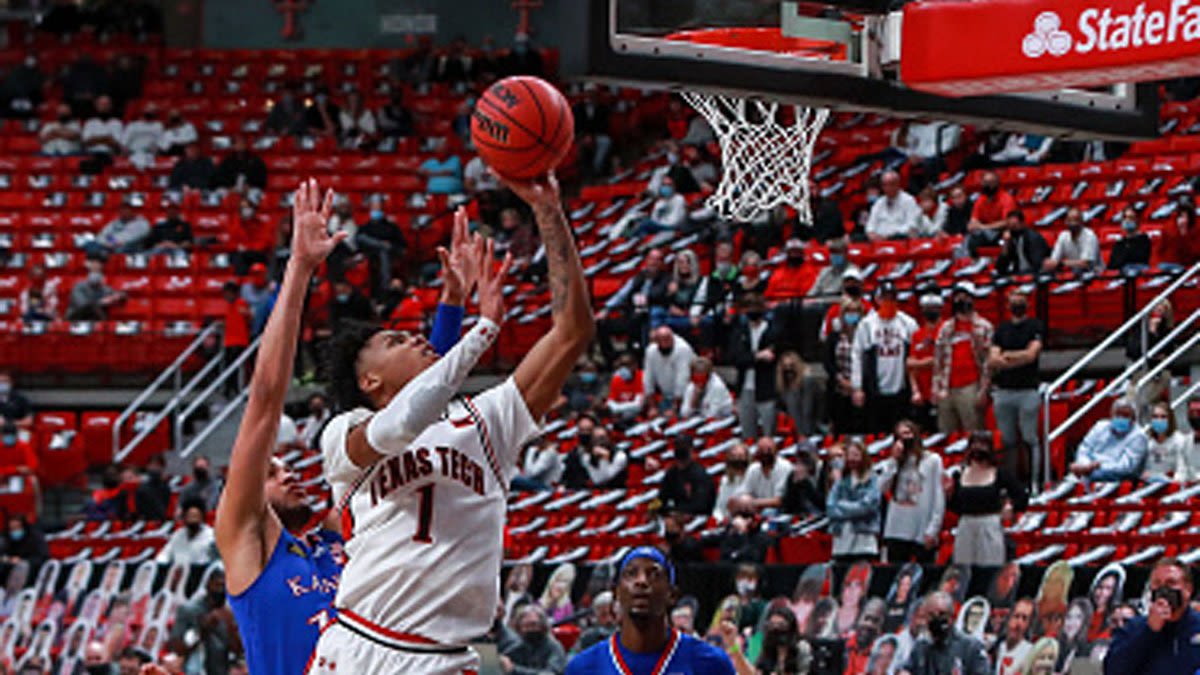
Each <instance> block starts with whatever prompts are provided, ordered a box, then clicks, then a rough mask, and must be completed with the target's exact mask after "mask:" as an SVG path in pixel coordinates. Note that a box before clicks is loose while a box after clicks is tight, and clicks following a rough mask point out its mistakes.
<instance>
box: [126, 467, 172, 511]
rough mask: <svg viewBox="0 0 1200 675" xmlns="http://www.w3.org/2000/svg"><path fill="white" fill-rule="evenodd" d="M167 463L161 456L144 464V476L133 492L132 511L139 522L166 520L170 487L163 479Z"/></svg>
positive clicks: (169, 500) (169, 501)
mask: <svg viewBox="0 0 1200 675" xmlns="http://www.w3.org/2000/svg"><path fill="white" fill-rule="evenodd" d="M166 469H167V463H166V461H164V460H163V456H162V455H154V456H153V457H151V458H150V459H149V460H148V461H147V462H146V474H145V475H144V476H142V480H141V482H140V483H138V486H137V489H136V490H135V491H134V495H133V499H134V509H135V510H136V512H137V517H138V518H139V519H140V520H166V519H167V507H168V505H169V504H170V503H171V485H170V484H169V483H168V482H167V480H166V478H165V477H164V475H165V472H166Z"/></svg>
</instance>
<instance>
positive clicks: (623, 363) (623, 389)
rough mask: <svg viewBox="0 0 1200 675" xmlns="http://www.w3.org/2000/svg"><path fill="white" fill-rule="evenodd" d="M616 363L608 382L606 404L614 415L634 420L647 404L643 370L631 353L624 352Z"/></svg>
mask: <svg viewBox="0 0 1200 675" xmlns="http://www.w3.org/2000/svg"><path fill="white" fill-rule="evenodd" d="M616 365H617V367H616V368H615V369H614V370H613V376H612V380H610V381H609V383H608V399H607V400H606V401H605V405H606V406H607V407H608V411H609V412H610V413H612V414H613V415H614V416H616V417H618V418H620V419H623V420H632V419H634V418H636V417H637V416H638V415H639V414H640V413H641V412H642V408H643V407H645V404H646V398H645V390H644V388H643V387H642V371H641V370H640V369H639V368H638V367H637V361H636V360H634V358H633V356H631V355H630V354H622V355H621V357H620V358H618V359H617V364H616Z"/></svg>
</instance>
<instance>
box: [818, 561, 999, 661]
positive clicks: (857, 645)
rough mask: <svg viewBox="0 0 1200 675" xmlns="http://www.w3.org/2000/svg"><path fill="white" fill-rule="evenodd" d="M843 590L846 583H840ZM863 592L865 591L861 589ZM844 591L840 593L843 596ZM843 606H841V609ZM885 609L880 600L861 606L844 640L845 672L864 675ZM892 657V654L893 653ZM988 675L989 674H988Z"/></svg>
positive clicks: (873, 600) (869, 600) (871, 599)
mask: <svg viewBox="0 0 1200 675" xmlns="http://www.w3.org/2000/svg"><path fill="white" fill-rule="evenodd" d="M842 584H843V589H844V588H845V585H846V582H844V581H843V582H842ZM863 590H864V591H865V590H866V589H863ZM845 592H846V591H845V590H843V591H842V593H843V594H845ZM844 607H845V605H843V608H844ZM885 611H886V608H885V606H884V604H883V599H882V598H870V599H868V600H867V601H866V603H865V604H864V605H863V608H862V611H861V612H859V613H858V617H857V619H856V621H855V623H854V629H853V631H851V632H850V637H849V638H848V639H846V654H847V657H848V658H847V662H848V663H847V668H846V669H847V672H852V673H866V672H867V670H866V668H867V665H868V664H869V663H870V662H871V654H872V652H874V651H875V650H874V649H873V647H874V645H875V644H877V643H876V638H877V637H879V634H880V632H881V630H880V629H881V628H882V627H883V614H884V612H885ZM893 656H894V653H893ZM989 675H990V674H989Z"/></svg>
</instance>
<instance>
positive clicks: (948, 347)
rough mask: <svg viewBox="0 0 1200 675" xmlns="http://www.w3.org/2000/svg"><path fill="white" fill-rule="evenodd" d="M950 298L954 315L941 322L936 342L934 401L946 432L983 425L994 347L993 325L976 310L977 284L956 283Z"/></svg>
mask: <svg viewBox="0 0 1200 675" xmlns="http://www.w3.org/2000/svg"><path fill="white" fill-rule="evenodd" d="M950 299H951V302H952V303H953V305H952V309H953V311H954V315H953V316H952V317H950V318H949V319H946V320H945V321H943V322H942V325H941V327H939V328H938V332H937V338H936V339H935V340H934V343H933V359H934V361H933V403H934V405H936V406H937V408H938V430H939V431H941V432H942V433H944V434H948V433H951V432H954V431H975V430H977V429H981V428H982V424H981V423H982V415H981V413H980V410H981V408H982V407H983V405H984V404H985V403H986V401H987V392H988V387H989V384H990V380H989V377H988V370H987V358H988V354H989V353H990V351H991V347H992V324H991V322H990V321H988V320H987V319H985V318H983V317H982V316H980V315H979V314H978V313H977V312H976V311H975V286H974V285H973V284H971V283H969V282H965V281H964V282H959V283H958V284H955V286H954V290H953V292H952V295H951V298H950Z"/></svg>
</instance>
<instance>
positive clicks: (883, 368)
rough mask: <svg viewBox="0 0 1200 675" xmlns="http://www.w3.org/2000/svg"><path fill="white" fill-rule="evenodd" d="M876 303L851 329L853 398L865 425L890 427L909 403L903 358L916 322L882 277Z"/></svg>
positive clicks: (901, 415) (893, 288)
mask: <svg viewBox="0 0 1200 675" xmlns="http://www.w3.org/2000/svg"><path fill="white" fill-rule="evenodd" d="M876 295H877V298H878V300H879V306H878V307H877V308H875V309H873V310H871V311H870V312H869V313H868V314H867V316H866V317H865V318H864V319H863V320H862V321H861V322H859V324H858V328H857V329H855V331H854V345H853V349H852V350H851V352H850V384H851V386H852V387H853V389H854V393H853V395H852V402H853V404H854V406H855V407H857V408H862V409H863V417H865V418H866V419H867V420H868V421H867V425H866V429H867V431H869V432H877V431H882V430H885V429H890V428H891V427H892V426H893V425H895V424H896V422H897V421H899V420H900V418H901V417H903V416H904V413H905V411H906V409H907V407H908V405H909V403H910V400H911V398H912V397H911V394H908V392H907V391H906V387H907V386H908V374H907V372H906V370H905V368H906V364H905V359H906V357H907V355H908V350H909V345H911V344H912V336H913V334H914V333H915V332H916V331H917V322H916V321H915V320H914V319H913V318H912V317H911V316H909V315H908V314H905V313H904V312H902V311H900V309H899V305H898V304H897V303H896V286H895V284H894V283H893V282H891V281H886V280H885V281H883V282H881V283H880V284H879V288H878V289H877V291H876Z"/></svg>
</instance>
